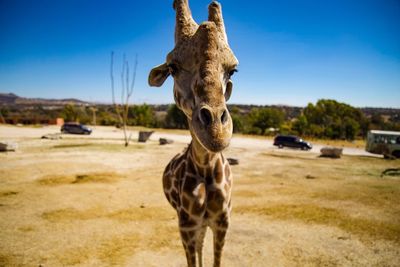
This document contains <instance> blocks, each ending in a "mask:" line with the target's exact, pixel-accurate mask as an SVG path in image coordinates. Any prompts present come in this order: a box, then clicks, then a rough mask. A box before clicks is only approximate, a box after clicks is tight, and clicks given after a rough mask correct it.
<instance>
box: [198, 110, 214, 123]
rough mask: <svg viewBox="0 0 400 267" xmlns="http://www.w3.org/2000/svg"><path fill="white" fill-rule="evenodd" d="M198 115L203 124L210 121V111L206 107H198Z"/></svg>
mask: <svg viewBox="0 0 400 267" xmlns="http://www.w3.org/2000/svg"><path fill="white" fill-rule="evenodd" d="M199 117H200V121H201V122H202V123H203V124H204V126H208V125H210V124H211V122H212V115H211V112H210V111H209V110H208V109H206V108H202V109H200V114H199Z"/></svg>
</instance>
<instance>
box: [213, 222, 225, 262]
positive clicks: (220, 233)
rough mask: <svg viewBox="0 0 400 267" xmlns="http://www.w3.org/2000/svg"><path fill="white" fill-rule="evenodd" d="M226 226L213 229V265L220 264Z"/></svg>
mask: <svg viewBox="0 0 400 267" xmlns="http://www.w3.org/2000/svg"><path fill="white" fill-rule="evenodd" d="M226 231H227V229H226V228H217V229H215V230H213V237H214V238H213V239H214V267H220V266H221V256H222V249H223V247H224V244H225V236H226Z"/></svg>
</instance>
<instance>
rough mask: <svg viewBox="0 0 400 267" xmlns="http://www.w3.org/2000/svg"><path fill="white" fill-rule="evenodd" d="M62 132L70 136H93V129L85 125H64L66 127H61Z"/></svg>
mask: <svg viewBox="0 0 400 267" xmlns="http://www.w3.org/2000/svg"><path fill="white" fill-rule="evenodd" d="M61 132H62V133H70V134H91V133H92V129H90V128H89V127H87V126H85V125H83V124H78V123H64V125H63V126H61Z"/></svg>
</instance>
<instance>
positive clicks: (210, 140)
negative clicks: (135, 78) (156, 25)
mask: <svg viewBox="0 0 400 267" xmlns="http://www.w3.org/2000/svg"><path fill="white" fill-rule="evenodd" d="M173 7H174V9H175V11H176V26H175V47H174V49H173V50H172V51H171V52H170V53H169V54H168V55H167V57H166V62H165V63H163V64H161V65H159V66H156V67H154V68H153V69H152V70H151V72H150V74H149V85H150V86H157V87H159V86H161V85H162V84H163V83H164V81H165V80H166V79H167V77H168V76H170V75H171V76H172V78H173V80H174V89H173V91H174V99H175V103H176V105H177V107H178V108H179V109H181V110H182V111H183V112H184V114H185V115H186V117H187V120H188V125H189V131H190V134H191V136H192V141H191V143H190V144H189V146H188V147H187V148H186V149H185V150H184V151H183V152H182V153H181V154H178V155H176V156H175V157H174V158H173V159H172V160H171V161H170V162H169V164H168V165H167V167H166V168H165V171H164V174H163V189H164V193H165V196H166V198H167V200H168V202H169V203H170V204H171V205H172V207H173V208H174V209H175V210H176V212H177V215H178V220H179V231H180V236H181V240H182V243H183V247H184V249H185V253H186V259H187V264H188V266H189V267H195V266H196V263H197V262H196V256H197V259H198V265H199V266H200V267H202V266H203V257H202V248H203V241H204V237H205V234H206V230H207V228H208V227H209V228H211V230H212V232H213V245H214V267H219V266H220V265H221V255H222V249H223V246H224V242H225V236H226V232H227V229H228V226H229V220H230V213H231V187H232V174H231V169H230V166H229V163H228V161H227V160H226V159H225V157H224V156H223V155H222V151H223V150H224V149H225V148H226V147H227V146H228V145H229V143H230V139H231V137H232V119H231V116H230V114H229V111H228V109H227V107H226V101H228V99H229V97H230V95H231V92H232V88H233V82H232V80H231V76H232V75H233V74H234V73H235V72H236V71H237V70H236V67H237V65H238V63H239V62H238V60H237V59H236V57H235V55H234V54H233V52H232V50H231V49H230V47H229V45H228V40H227V36H226V32H225V26H224V21H223V17H222V11H221V5H220V4H219V3H218V2H212V3H211V4H210V5H209V6H208V21H206V22H203V23H201V24H200V25H198V24H197V23H196V22H195V21H194V20H193V18H192V15H191V11H190V8H189V4H188V0H175V1H174V3H173Z"/></svg>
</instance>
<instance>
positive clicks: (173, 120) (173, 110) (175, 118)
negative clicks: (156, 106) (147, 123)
mask: <svg viewBox="0 0 400 267" xmlns="http://www.w3.org/2000/svg"><path fill="white" fill-rule="evenodd" d="M165 127H166V128H170V129H188V122H187V118H186V115H185V114H184V113H183V112H182V111H181V110H180V109H179V108H178V107H177V106H176V105H175V104H173V105H170V106H169V108H168V111H167V116H166V118H165Z"/></svg>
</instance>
